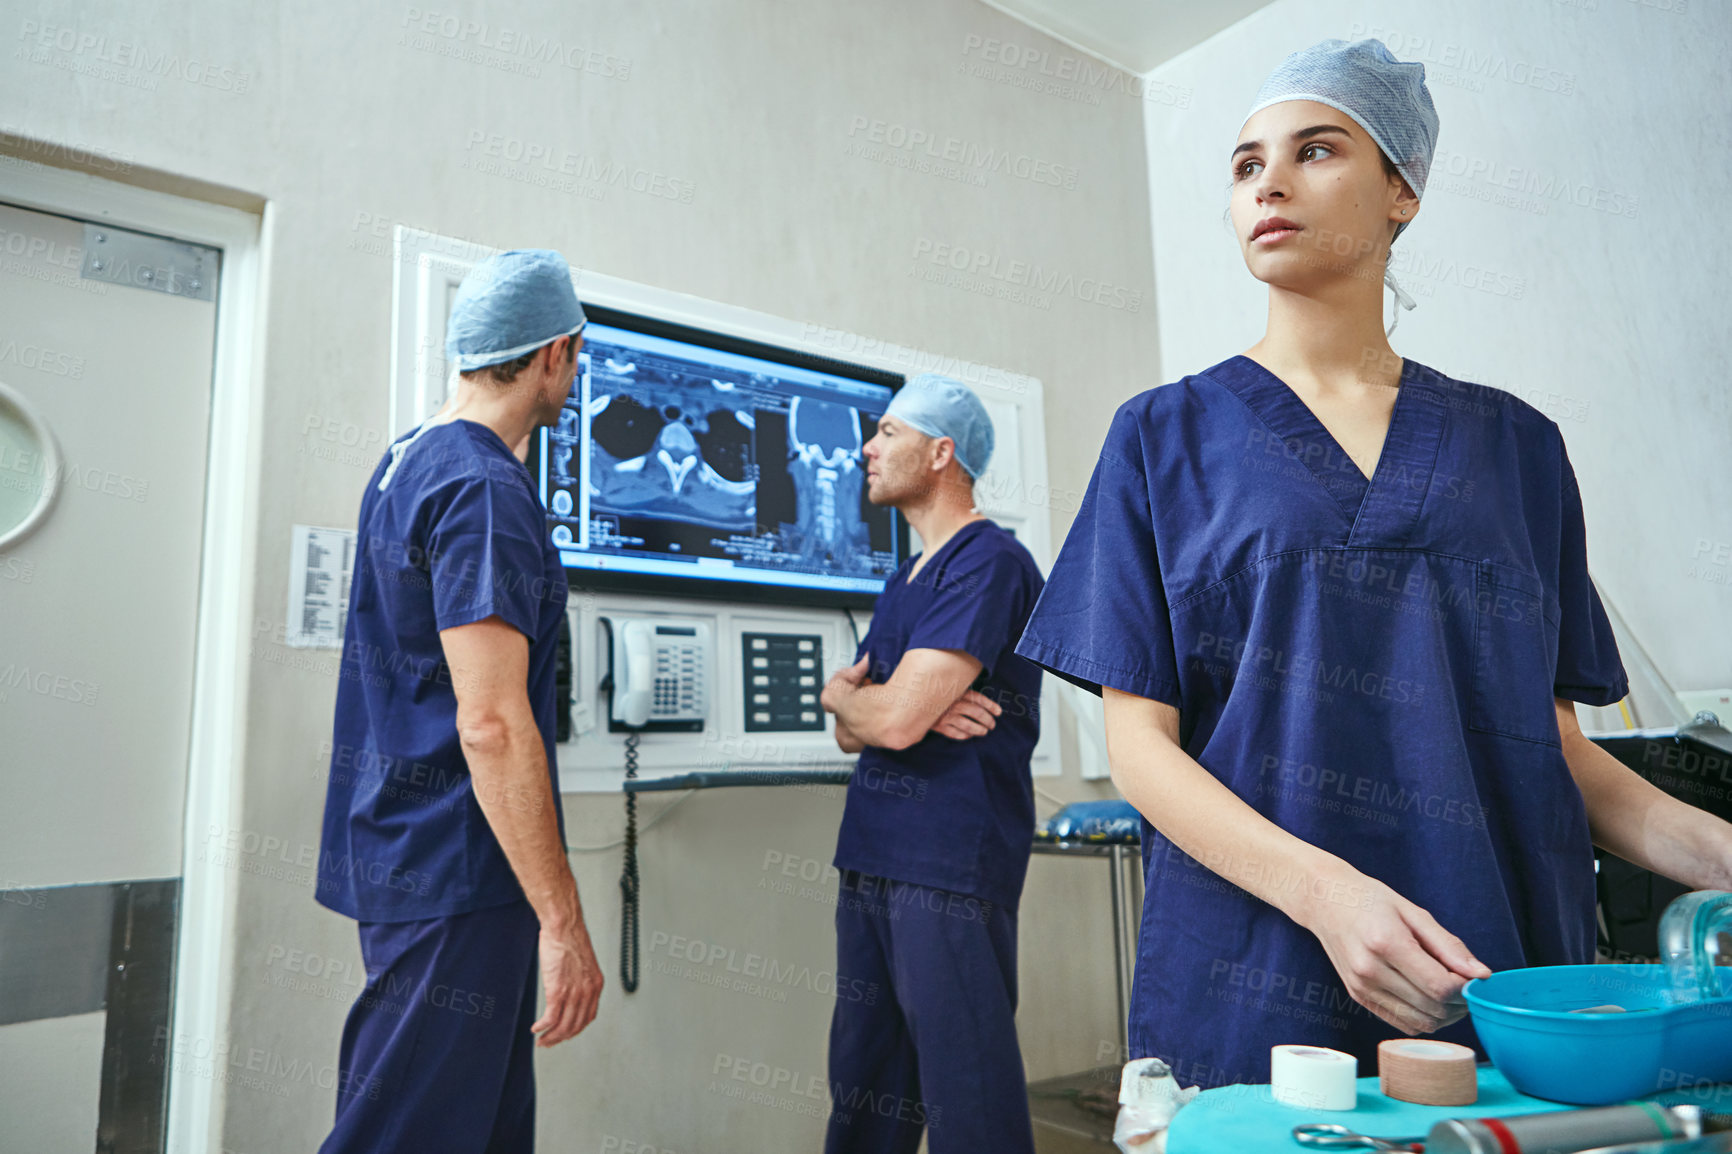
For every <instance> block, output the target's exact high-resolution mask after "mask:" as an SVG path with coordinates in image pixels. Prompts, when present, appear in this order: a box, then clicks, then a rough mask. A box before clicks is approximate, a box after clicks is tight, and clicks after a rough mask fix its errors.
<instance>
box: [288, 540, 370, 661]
mask: <svg viewBox="0 0 1732 1154" xmlns="http://www.w3.org/2000/svg"><path fill="white" fill-rule="evenodd" d="M354 569H355V533H354V531H353V530H351V529H322V528H320V527H318V526H316V525H296V526H295V527H294V534H293V537H292V538H291V540H290V542H289V614H288V617H287V618H286V619H285V620H286V621H287V627H286V628H285V629H284V641H285V642H286V643H287V644H289V645H291V646H293V647H294V648H296V649H341V648H342V646H343V627H344V626H345V625H346V624H347V623H348V618H349V577H350V575H351V574H352V573H353V572H354Z"/></svg>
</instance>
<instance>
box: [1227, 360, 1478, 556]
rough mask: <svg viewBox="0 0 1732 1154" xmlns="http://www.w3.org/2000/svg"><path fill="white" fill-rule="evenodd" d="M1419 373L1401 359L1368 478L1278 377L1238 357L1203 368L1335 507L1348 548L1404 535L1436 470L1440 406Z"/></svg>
mask: <svg viewBox="0 0 1732 1154" xmlns="http://www.w3.org/2000/svg"><path fill="white" fill-rule="evenodd" d="M1430 371H1431V370H1429V369H1426V368H1425V367H1424V366H1423V365H1421V364H1419V362H1417V361H1414V360H1411V359H1407V358H1404V359H1403V360H1402V362H1401V380H1400V384H1399V386H1398V388H1397V392H1396V395H1395V406H1394V409H1393V410H1392V411H1391V413H1390V415H1389V430H1388V432H1386V433H1385V434H1384V437H1383V450H1382V452H1381V453H1380V454H1379V455H1378V458H1377V467H1376V468H1375V469H1374V470H1372V474H1371V476H1370V478H1367V477H1366V476H1365V474H1364V473H1363V472H1361V471H1360V468H1359V466H1358V464H1356V463H1355V462H1354V460H1353V458H1352V457H1350V456H1348V455H1347V451H1346V450H1345V449H1343V448H1342V447H1341V445H1340V443H1339V442H1337V441H1336V440H1335V437H1334V435H1333V434H1331V433H1330V432H1329V429H1328V427H1327V426H1326V425H1324V424H1323V422H1322V421H1320V420H1319V419H1318V418H1317V414H1316V413H1313V412H1312V411H1311V407H1310V406H1309V405H1307V404H1306V403H1305V402H1304V401H1303V400H1301V399H1300V397H1299V394H1298V393H1296V392H1294V391H1293V389H1292V387H1291V386H1289V385H1288V384H1287V382H1285V381H1283V380H1282V379H1281V378H1280V377H1278V376H1276V375H1275V374H1274V373H1272V372H1270V371H1269V370H1268V369H1266V368H1264V367H1263V366H1262V365H1260V364H1258V363H1257V362H1256V361H1254V360H1252V359H1251V358H1250V357H1247V356H1244V355H1243V354H1241V355H1239V356H1236V357H1233V358H1232V359H1230V360H1227V361H1223V362H1222V363H1221V364H1219V365H1216V366H1215V367H1214V368H1212V369H1210V370H1208V375H1209V376H1210V377H1212V378H1214V379H1215V380H1217V381H1219V382H1220V383H1221V384H1222V385H1224V386H1226V387H1227V389H1228V390H1229V391H1231V392H1232V393H1233V394H1234V395H1235V396H1237V397H1238V398H1239V399H1240V400H1241V401H1242V402H1244V404H1245V405H1246V407H1247V408H1249V409H1250V410H1251V412H1252V413H1253V414H1255V415H1256V417H1257V419H1258V420H1260V421H1262V422H1263V424H1264V425H1265V426H1267V427H1268V429H1269V431H1270V432H1272V433H1274V434H1275V436H1276V437H1277V438H1279V439H1280V441H1281V442H1282V443H1283V444H1285V445H1286V446H1287V451H1288V455H1289V456H1290V457H1292V458H1293V459H1296V460H1298V461H1299V462H1301V463H1302V464H1303V465H1304V466H1305V467H1306V469H1308V470H1309V471H1310V473H1311V476H1312V477H1313V479H1315V480H1316V482H1317V484H1319V485H1320V486H1322V488H1323V489H1324V491H1325V492H1327V493H1328V494H1329V495H1330V496H1331V497H1332V498H1334V500H1335V502H1336V504H1337V505H1338V506H1339V507H1340V509H1341V514H1342V517H1343V518H1344V519H1345V521H1346V523H1347V525H1348V537H1347V540H1346V542H1344V543H1345V544H1347V545H1350V546H1362V545H1372V544H1376V545H1385V546H1387V545H1400V544H1404V543H1406V541H1407V540H1408V539H1409V538H1410V537H1411V535H1412V532H1413V529H1414V527H1415V525H1416V522H1417V521H1418V518H1419V513H1420V509H1421V508H1422V507H1423V506H1424V504H1425V496H1426V493H1427V492H1428V491H1429V490H1430V487H1431V478H1432V475H1433V473H1434V472H1435V471H1436V468H1437V453H1438V447H1439V445H1440V444H1441V443H1442V439H1443V426H1444V418H1445V412H1444V407H1443V406H1442V405H1440V404H1438V403H1437V398H1436V397H1435V396H1433V395H1431V394H1430V392H1429V391H1428V390H1426V389H1425V387H1424V385H1423V384H1421V383H1420V380H1421V378H1422V377H1423V376H1424V374H1426V373H1428V372H1430Z"/></svg>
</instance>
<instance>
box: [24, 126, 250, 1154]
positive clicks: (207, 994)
mask: <svg viewBox="0 0 1732 1154" xmlns="http://www.w3.org/2000/svg"><path fill="white" fill-rule="evenodd" d="M0 200H4V201H7V202H10V203H12V204H15V205H18V206H20V207H23V208H30V209H36V210H38V211H41V212H48V213H55V214H59V215H63V216H73V217H80V218H83V219H85V220H89V221H93V222H104V223H108V224H112V225H115V226H116V227H121V228H132V229H137V230H139V231H143V232H153V233H159V234H162V235H165V236H171V237H175V238H177V239H180V240H186V241H191V242H193V243H195V244H202V245H208V246H211V247H213V248H220V249H221V250H222V253H223V259H222V276H221V278H220V279H219V280H218V282H217V298H216V306H217V316H216V350H215V357H214V359H213V362H212V369H211V407H210V451H209V457H208V460H207V462H206V473H205V502H204V527H203V537H202V549H203V560H202V563H201V565H200V576H199V596H198V618H197V620H198V636H197V640H196V649H195V651H194V663H193V693H192V732H191V741H190V746H189V755H188V760H187V778H186V809H185V815H184V818H183V821H184V825H183V829H182V846H181V878H182V881H181V896H180V926H179V931H178V940H177V942H176V954H177V961H176V968H175V989H174V1020H173V1024H172V1029H173V1035H172V1037H174V1038H188V1039H195V1040H204V1041H206V1042H207V1043H211V1044H214V1043H215V1042H216V1041H217V1040H218V1039H221V1038H224V1037H226V1036H227V1030H228V1017H229V1014H228V1009H229V1003H228V998H229V991H230V984H231V983H230V980H229V979H230V976H231V975H232V973H233V964H232V961H233V960H232V957H231V955H232V953H233V950H234V910H235V895H236V891H237V889H238V879H237V878H236V876H234V875H233V874H232V873H230V872H229V871H226V870H223V869H221V868H218V867H217V866H216V865H212V864H211V863H209V862H205V861H201V860H199V858H198V855H197V853H196V852H195V849H196V847H197V846H199V845H200V844H202V840H203V839H202V833H203V831H206V830H209V829H212V828H216V829H232V828H235V826H236V824H237V823H238V820H239V814H240V809H239V805H240V781H241V773H240V768H241V764H242V761H243V758H244V754H245V744H244V737H245V732H246V728H245V720H246V702H247V689H248V683H249V680H250V670H249V668H248V665H247V660H246V653H247V642H248V638H247V628H246V623H247V622H249V621H251V620H252V617H253V614H252V604H253V578H254V575H255V569H256V564H255V563H256V560H257V548H256V541H255V537H254V534H253V533H252V531H251V529H250V526H252V525H256V524H257V523H258V518H257V513H258V504H259V469H258V465H257V462H258V461H259V459H260V455H261V454H260V452H259V447H260V443H261V441H262V440H263V409H264V405H263V397H264V364H263V349H264V341H263V335H264V329H265V324H264V307H263V306H264V299H265V297H264V293H263V289H262V286H263V285H264V283H265V279H264V278H265V273H266V270H267V269H268V268H269V237H270V228H269V224H270V208H269V206H268V205H267V206H266V207H265V209H264V215H263V216H262V217H261V216H260V215H259V214H255V213H250V212H245V211H243V210H241V209H237V208H230V207H227V206H224V205H217V204H209V203H205V202H201V201H193V200H187V199H184V198H182V197H177V196H171V195H169V194H167V193H162V192H155V191H152V190H149V189H143V188H135V187H133V186H131V185H125V184H117V183H115V182H113V181H110V180H104V179H102V178H100V177H95V176H90V175H88V174H85V173H81V172H73V171H69V170H65V169H57V168H49V167H46V166H43V165H38V164H33V163H29V162H25V161H22V160H20V159H17V158H9V159H8V162H7V163H6V164H4V165H0ZM140 291H144V290H140ZM168 1084H169V1101H168V1143H167V1148H168V1149H169V1150H172V1151H175V1152H176V1154H206V1152H207V1151H210V1150H215V1149H219V1148H220V1145H221V1143H220V1140H219V1139H220V1137H221V1135H220V1129H221V1122H222V1114H221V1111H222V1107H223V1105H224V1102H223V1097H224V1096H223V1094H222V1090H221V1083H220V1081H218V1080H217V1079H214V1078H195V1077H185V1078H177V1077H175V1076H174V1072H173V1067H172V1065H171V1066H170V1071H169V1082H168Z"/></svg>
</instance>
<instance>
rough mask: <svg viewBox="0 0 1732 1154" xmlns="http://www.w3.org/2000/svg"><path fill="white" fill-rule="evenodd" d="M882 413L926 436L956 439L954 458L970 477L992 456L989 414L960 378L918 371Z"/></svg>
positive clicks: (976, 474)
mask: <svg viewBox="0 0 1732 1154" xmlns="http://www.w3.org/2000/svg"><path fill="white" fill-rule="evenodd" d="M884 415H885V416H886V417H895V418H896V419H897V420H898V421H901V422H902V423H903V424H905V425H911V426H913V427H914V428H916V429H919V430H920V431H921V432H922V433H925V434H926V435H927V436H928V437H949V438H950V439H951V440H952V441H954V442H956V460H957V463H958V464H960V465H961V466H962V468H963V470H964V471H965V472H966V473H967V474H968V475H969V476H970V477H979V476H980V475H981V474H982V473H984V472H985V471H986V463H987V462H988V461H990V460H992V418H991V417H989V416H987V413H986V406H985V405H983V404H981V403H980V398H979V397H977V396H975V395H974V392H973V390H971V389H970V388H969V387H968V386H967V385H965V384H963V383H962V382H961V381H958V380H953V379H952V378H950V377H946V376H943V375H941V374H939V373H921V374H920V375H919V376H917V377H914V378H913V379H911V380H910V381H909V382H908V383H907V384H905V385H903V386H902V388H901V389H900V390H898V391H897V393H896V395H895V396H894V397H891V398H890V407H889V408H887V409H885V410H884Z"/></svg>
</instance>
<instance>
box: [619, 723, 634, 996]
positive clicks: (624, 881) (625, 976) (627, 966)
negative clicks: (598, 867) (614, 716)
mask: <svg viewBox="0 0 1732 1154" xmlns="http://www.w3.org/2000/svg"><path fill="white" fill-rule="evenodd" d="M637 743H638V735H637V734H635V733H628V734H626V735H625V779H626V780H627V781H635V780H636V779H637ZM619 888H620V893H621V895H622V897H623V902H622V904H621V907H620V916H619V982H620V985H622V986H624V987H625V992H626V993H628V994H632V993H636V992H637V979H638V933H637V929H638V876H637V794H636V793H627V794H626V795H625V868H624V869H622V870H621V871H620V875H619Z"/></svg>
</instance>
